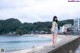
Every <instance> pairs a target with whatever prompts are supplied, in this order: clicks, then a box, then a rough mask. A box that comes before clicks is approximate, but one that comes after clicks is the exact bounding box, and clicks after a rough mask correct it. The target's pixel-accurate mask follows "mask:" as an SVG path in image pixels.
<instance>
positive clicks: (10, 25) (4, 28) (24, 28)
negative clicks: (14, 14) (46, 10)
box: [0, 18, 73, 35]
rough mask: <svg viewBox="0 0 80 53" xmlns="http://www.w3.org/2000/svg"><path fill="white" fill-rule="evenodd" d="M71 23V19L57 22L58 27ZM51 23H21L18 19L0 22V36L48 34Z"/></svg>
mask: <svg viewBox="0 0 80 53" xmlns="http://www.w3.org/2000/svg"><path fill="white" fill-rule="evenodd" d="M68 23H71V24H72V25H73V19H68V20H63V21H58V26H59V27H60V26H63V25H64V24H68ZM51 24H52V22H35V23H27V22H25V23H21V22H20V21H19V20H18V19H14V18H10V19H6V20H0V34H8V33H10V32H11V33H13V32H15V33H16V34H20V35H22V34H30V33H32V32H33V33H39V32H41V33H50V28H51Z"/></svg>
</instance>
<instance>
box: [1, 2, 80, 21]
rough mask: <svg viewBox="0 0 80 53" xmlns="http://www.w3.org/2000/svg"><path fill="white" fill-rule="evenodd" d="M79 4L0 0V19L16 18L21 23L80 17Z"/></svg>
mask: <svg viewBox="0 0 80 53" xmlns="http://www.w3.org/2000/svg"><path fill="white" fill-rule="evenodd" d="M79 6H80V4H79V2H68V0H0V19H8V18H17V19H19V20H20V21H21V22H37V21H52V18H53V16H54V15H56V16H58V18H59V20H64V19H72V18H77V17H80V15H79V14H80V10H79V9H80V7H79Z"/></svg>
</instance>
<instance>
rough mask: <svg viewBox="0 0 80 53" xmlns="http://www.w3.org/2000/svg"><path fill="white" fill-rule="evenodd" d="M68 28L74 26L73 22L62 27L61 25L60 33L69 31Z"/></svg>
mask: <svg viewBox="0 0 80 53" xmlns="http://www.w3.org/2000/svg"><path fill="white" fill-rule="evenodd" d="M68 28H72V24H64V25H63V26H62V27H60V30H59V33H63V32H67V29H68Z"/></svg>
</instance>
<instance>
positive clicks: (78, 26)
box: [74, 18, 80, 32]
mask: <svg viewBox="0 0 80 53" xmlns="http://www.w3.org/2000/svg"><path fill="white" fill-rule="evenodd" d="M78 31H80V18H76V19H74V32H78Z"/></svg>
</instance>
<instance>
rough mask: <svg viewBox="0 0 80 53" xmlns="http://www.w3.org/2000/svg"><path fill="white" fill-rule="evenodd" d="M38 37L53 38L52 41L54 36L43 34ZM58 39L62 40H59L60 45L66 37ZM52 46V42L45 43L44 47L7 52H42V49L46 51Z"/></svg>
mask: <svg viewBox="0 0 80 53" xmlns="http://www.w3.org/2000/svg"><path fill="white" fill-rule="evenodd" d="M38 36H39V37H43V38H51V39H52V34H41V35H38ZM57 38H60V39H58V40H57V44H58V43H59V42H60V41H61V40H63V39H64V38H65V36H61V35H60V36H59V35H58V37H57ZM51 45H52V42H50V43H45V44H44V45H41V46H37V47H35V46H34V47H33V48H31V49H24V50H17V51H11V52H7V53H32V52H34V51H36V50H41V49H44V48H46V47H48V46H51Z"/></svg>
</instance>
